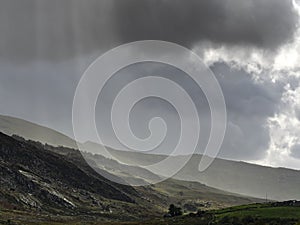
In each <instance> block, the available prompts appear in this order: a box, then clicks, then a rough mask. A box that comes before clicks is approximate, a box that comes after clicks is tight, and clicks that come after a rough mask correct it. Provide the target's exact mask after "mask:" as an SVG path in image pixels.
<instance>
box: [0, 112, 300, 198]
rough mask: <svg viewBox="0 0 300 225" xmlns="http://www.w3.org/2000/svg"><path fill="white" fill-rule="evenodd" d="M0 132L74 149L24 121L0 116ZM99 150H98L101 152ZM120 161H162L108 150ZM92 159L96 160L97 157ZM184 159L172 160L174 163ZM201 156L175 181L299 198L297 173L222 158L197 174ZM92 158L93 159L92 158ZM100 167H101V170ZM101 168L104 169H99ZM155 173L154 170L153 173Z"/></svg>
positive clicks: (140, 175) (97, 148)
mask: <svg viewBox="0 0 300 225" xmlns="http://www.w3.org/2000/svg"><path fill="white" fill-rule="evenodd" d="M0 131H3V132H4V133H7V134H9V135H11V134H17V135H19V136H22V137H25V138H26V139H32V140H35V141H40V142H42V143H48V144H51V145H54V146H66V147H71V148H77V146H75V147H74V145H76V144H74V143H75V142H74V140H72V139H71V138H69V137H67V136H65V135H63V134H61V133H59V132H56V131H54V130H51V129H48V128H45V127H42V126H39V125H36V124H33V123H29V122H27V121H24V120H20V119H16V118H13V117H7V116H0ZM82 147H83V149H85V150H87V151H89V152H97V153H101V154H103V156H106V152H105V151H104V150H103V146H101V145H98V144H95V143H91V142H88V143H85V144H83V145H82ZM101 149H102V151H101ZM110 151H112V152H113V153H114V154H115V155H117V156H118V157H119V158H120V160H121V161H122V162H127V163H128V164H129V165H130V164H131V163H132V162H137V161H138V162H140V163H141V164H142V165H145V164H146V165H147V164H151V163H153V162H158V161H160V160H162V159H163V158H165V157H166V156H163V155H150V154H143V153H136V152H135V153H131V152H124V151H117V150H113V149H111V150H110ZM97 157H98V159H97V160H95V161H96V162H95V163H96V164H97V165H98V166H99V167H100V168H102V169H105V170H107V171H108V172H110V173H116V174H118V175H121V176H127V175H128V173H132V168H130V167H127V165H119V166H120V167H119V168H118V170H117V171H113V169H114V168H112V167H114V166H112V165H111V164H110V163H108V161H107V160H106V159H105V157H104V158H103V157H101V156H97ZM97 157H96V158H97ZM182 157H184V156H176V157H173V160H174V164H175V163H177V162H178V161H179V160H180V158H182ZM201 157H202V156H201V155H193V156H192V158H191V160H190V162H189V163H188V164H187V165H186V166H185V167H184V168H183V169H182V170H181V171H180V172H179V173H178V174H177V175H176V176H175V178H176V179H180V180H186V181H196V182H200V183H203V184H206V185H207V186H210V187H214V188H217V189H221V190H224V191H228V192H233V193H238V194H240V195H246V196H254V197H256V198H265V196H266V195H268V198H270V199H273V200H281V201H283V200H287V199H300V192H299V186H300V171H297V170H292V169H286V168H271V167H265V166H260V165H255V164H249V163H245V162H237V161H231V160H224V159H216V160H215V161H214V162H213V164H212V165H211V166H210V167H209V168H208V169H207V170H206V171H205V172H202V173H200V172H199V171H198V164H199V162H200V159H201ZM93 159H95V157H94V156H93ZM101 166H102V167H101ZM103 166H105V168H104V167H103ZM135 170H136V173H135V174H134V175H135V178H137V179H143V180H145V181H146V182H147V180H148V181H149V180H153V179H154V180H155V179H157V176H159V175H160V174H154V173H153V172H154V171H152V173H151V171H146V170H144V169H142V168H136V167H135ZM155 172H156V171H155Z"/></svg>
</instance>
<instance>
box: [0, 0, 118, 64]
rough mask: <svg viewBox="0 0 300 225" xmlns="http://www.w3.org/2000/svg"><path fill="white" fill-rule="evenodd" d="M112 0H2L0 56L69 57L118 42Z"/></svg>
mask: <svg viewBox="0 0 300 225" xmlns="http://www.w3.org/2000/svg"><path fill="white" fill-rule="evenodd" d="M111 5H112V2H111V0H100V1H99V0H87V1H82V0H64V1H61V0H50V1H49V0H22V1H19V0H1V1H0V57H1V58H0V59H1V60H7V61H10V62H12V61H17V62H19V61H28V60H32V61H34V60H43V59H45V60H52V61H55V62H57V61H62V60H69V58H73V57H74V56H82V55H90V54H93V53H94V52H95V51H97V52H98V54H100V51H101V50H108V49H110V48H111V47H113V46H114V45H115V44H116V41H115V38H116V35H115V34H114V33H113V32H112V26H111V24H112V21H111V20H112V18H111V16H110V15H111Z"/></svg>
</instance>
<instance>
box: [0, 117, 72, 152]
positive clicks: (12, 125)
mask: <svg viewBox="0 0 300 225" xmlns="http://www.w3.org/2000/svg"><path fill="white" fill-rule="evenodd" d="M0 131H1V132H2V133H4V134H7V135H13V134H17V135H19V136H21V137H24V138H25V139H30V140H36V141H39V142H41V143H44V144H45V143H47V144H49V145H53V146H67V147H71V148H77V145H76V142H75V141H74V140H73V139H72V138H70V137H68V136H66V135H64V134H62V133H59V132H57V131H55V130H52V129H50V128H47V127H43V126H40V125H37V124H35V123H31V122H28V121H26V120H22V119H18V118H15V117H10V116H4V115H0Z"/></svg>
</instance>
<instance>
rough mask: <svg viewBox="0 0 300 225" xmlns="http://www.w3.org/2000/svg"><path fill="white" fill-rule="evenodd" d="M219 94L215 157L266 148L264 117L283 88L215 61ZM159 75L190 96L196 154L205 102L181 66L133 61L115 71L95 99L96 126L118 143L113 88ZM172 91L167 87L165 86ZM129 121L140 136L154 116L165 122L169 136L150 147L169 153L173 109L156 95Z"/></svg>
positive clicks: (247, 156)
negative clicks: (222, 129) (222, 128)
mask: <svg viewBox="0 0 300 225" xmlns="http://www.w3.org/2000/svg"><path fill="white" fill-rule="evenodd" d="M211 69H212V70H213V72H214V73H215V75H216V77H217V79H218V81H219V83H220V85H221V87H222V90H223V93H224V97H225V101H226V105H227V113H228V126H227V131H226V134H225V139H224V143H223V145H222V148H221V151H220V154H219V156H220V157H222V158H230V159H237V160H256V159H261V158H263V157H264V156H265V154H266V151H267V150H268V147H269V142H270V134H269V129H268V126H267V120H268V118H269V117H272V116H273V115H274V114H275V113H276V112H277V110H278V106H279V102H280V99H281V96H282V93H283V90H284V88H283V87H284V85H283V84H281V83H272V82H271V81H265V82H263V83H258V82H255V81H254V80H253V79H252V78H251V76H250V75H249V74H247V73H246V72H245V71H242V70H235V69H232V68H230V66H228V65H225V64H222V63H218V64H215V65H214V66H213V67H212V68H211ZM148 75H159V76H163V77H166V78H168V79H171V80H173V81H175V82H177V83H178V84H180V85H181V86H182V87H183V88H184V89H185V90H186V91H187V92H188V93H189V94H190V96H191V98H192V99H193V101H194V103H195V105H196V107H197V110H198V113H199V116H200V124H201V134H200V140H199V141H200V143H199V145H198V148H197V152H198V153H203V151H204V148H205V146H206V144H207V141H208V137H209V131H210V128H211V127H210V120H211V118H210V111H209V106H208V102H207V100H206V98H205V95H204V94H203V92H202V91H201V89H200V88H199V87H198V86H197V85H196V84H195V83H194V82H193V81H191V80H190V79H188V76H187V75H185V74H184V73H183V72H182V71H179V70H177V69H174V68H170V67H169V66H166V65H161V64H157V63H142V64H136V65H132V66H130V67H128V68H126V69H123V70H121V71H119V72H118V74H116V75H115V76H114V77H113V78H112V79H111V80H110V81H109V83H107V86H106V87H105V89H103V93H102V96H100V97H99V99H98V104H97V115H101V116H99V117H98V128H99V130H101V127H105V128H106V129H105V130H103V129H102V134H101V135H102V137H103V139H104V140H106V141H107V143H109V145H112V146H117V148H121V146H120V145H118V144H116V140H114V138H113V137H114V134H113V130H112V127H111V124H110V119H109V118H110V108H111V104H112V102H113V99H114V98H115V96H116V95H117V93H118V91H119V90H120V89H121V88H122V87H123V86H124V85H125V84H127V83H129V82H131V81H132V80H134V79H137V78H139V77H143V76H148ZM168 91H170V92H171V91H172V90H168ZM131 116H132V117H131V125H132V128H133V130H134V133H135V134H136V135H137V136H139V137H143V138H145V137H147V135H149V131H148V129H147V127H148V122H149V121H150V119H151V118H153V117H155V116H161V117H162V118H164V119H165V120H166V123H167V124H168V135H167V137H166V139H165V142H164V143H163V145H161V146H160V147H159V148H158V149H155V151H154V152H155V153H170V152H171V151H172V150H173V149H174V147H175V146H176V144H177V141H176V140H178V137H179V136H178V135H179V133H178V132H179V131H180V126H179V125H178V124H179V118H178V115H177V114H176V110H175V109H174V108H172V107H170V106H169V105H168V104H167V103H166V102H163V101H158V100H156V99H145V100H144V101H141V102H139V103H138V104H137V105H136V106H135V108H134V109H133V110H132V114H131Z"/></svg>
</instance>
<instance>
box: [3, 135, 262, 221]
mask: <svg viewBox="0 0 300 225" xmlns="http://www.w3.org/2000/svg"><path fill="white" fill-rule="evenodd" d="M97 170H100V169H99V168H98V167H97V166H96V167H95V168H91V167H90V166H89V165H88V164H87V163H86V161H85V160H84V159H83V157H82V155H81V153H80V152H79V151H78V150H75V149H70V148H66V147H61V146H60V147H54V146H50V145H48V144H47V145H44V144H42V143H39V142H35V141H31V140H24V139H23V138H21V137H17V136H14V137H10V136H7V135H5V134H3V133H0V175H1V176H0V184H1V188H0V212H1V213H0V224H1V219H2V218H4V221H8V220H9V221H17V222H18V223H20V224H27V223H30V224H34V223H36V224H40V223H41V221H44V220H45V221H49V220H50V221H52V220H54V219H53V218H55V220H59V221H69V220H75V221H80V222H82V221H111V220H120V221H124V220H136V219H141V218H151V217H158V216H159V217H160V216H161V215H163V214H164V212H165V210H166V209H167V208H168V206H169V204H171V203H176V204H179V205H180V206H181V207H182V208H183V209H184V210H185V211H187V212H191V211H197V209H199V208H204V209H214V208H223V207H226V206H233V205H239V204H248V203H252V202H259V201H261V200H259V199H254V198H250V197H244V196H239V195H236V194H232V193H229V192H224V191H221V190H217V189H215V188H211V187H208V186H206V185H203V184H200V183H197V182H184V181H178V180H174V179H169V180H166V181H164V182H162V183H159V184H155V185H150V186H145V187H131V186H126V185H120V184H117V183H114V182H111V181H110V180H107V179H106V178H104V177H103V176H101V175H100V174H99V173H97V172H96V171H97ZM103 172H104V173H108V172H106V171H101V174H102V173H103ZM110 176H114V175H112V174H110ZM118 179H122V178H120V177H119V178H118ZM25 222H26V223H25ZM31 222H32V223H31ZM52 222H53V221H52ZM18 223H17V224H18ZM62 223H63V222H62Z"/></svg>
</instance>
